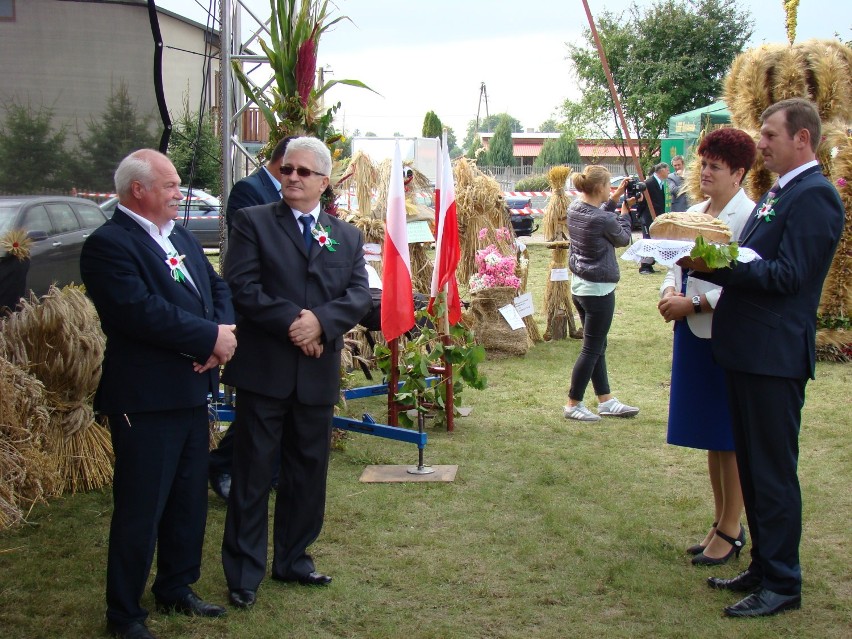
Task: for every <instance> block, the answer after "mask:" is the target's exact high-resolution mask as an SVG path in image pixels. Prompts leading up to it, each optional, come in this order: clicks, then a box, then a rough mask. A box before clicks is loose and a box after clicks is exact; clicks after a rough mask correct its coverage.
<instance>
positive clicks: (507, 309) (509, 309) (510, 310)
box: [499, 304, 524, 331]
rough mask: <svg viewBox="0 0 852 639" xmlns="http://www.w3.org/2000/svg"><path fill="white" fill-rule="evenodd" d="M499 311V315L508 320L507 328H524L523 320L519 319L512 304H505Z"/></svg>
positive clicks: (514, 329)
mask: <svg viewBox="0 0 852 639" xmlns="http://www.w3.org/2000/svg"><path fill="white" fill-rule="evenodd" d="M499 311H500V315H502V316H503V319H505V320H506V322H508V324H509V328H511V329H512V330H513V331H516V330H518V329H519V328H524V320H523V319H521V316H520V315H518V310H517V309H516V308H515V306H514V304H506V306H504V307H502V308H500V309H499Z"/></svg>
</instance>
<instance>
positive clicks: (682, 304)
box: [657, 287, 693, 323]
mask: <svg viewBox="0 0 852 639" xmlns="http://www.w3.org/2000/svg"><path fill="white" fill-rule="evenodd" d="M657 310H659V311H660V315H662V316H663V319H664V320H666V323H668V322H671V321H672V320H681V319H683V318H684V317H686V316H687V315H689V314H690V313H691V312H692V311H693V307H692V300H688V299H686V297H684V295H683V293H678V292H675V290H674V288H673V287H669V288H667V289H666V291H665V293H663V299H661V300H660V301H659V302H657Z"/></svg>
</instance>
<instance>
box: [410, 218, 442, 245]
mask: <svg viewBox="0 0 852 639" xmlns="http://www.w3.org/2000/svg"><path fill="white" fill-rule="evenodd" d="M406 227H407V230H408V243H409V244H420V243H429V242H434V241H435V236H434V235H432V229H430V228H429V222H427V221H426V220H415V221H414V222H408V223H407V224H406Z"/></svg>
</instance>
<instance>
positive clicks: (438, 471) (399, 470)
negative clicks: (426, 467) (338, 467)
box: [358, 465, 459, 484]
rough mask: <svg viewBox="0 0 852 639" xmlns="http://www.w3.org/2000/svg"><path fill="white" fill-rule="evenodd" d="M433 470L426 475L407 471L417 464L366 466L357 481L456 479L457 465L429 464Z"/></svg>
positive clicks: (414, 467)
mask: <svg viewBox="0 0 852 639" xmlns="http://www.w3.org/2000/svg"><path fill="white" fill-rule="evenodd" d="M431 468H432V470H434V471H435V472H433V473H429V474H428V475H419V474H414V473H409V472H408V470H409V469H412V470H416V469H417V466H416V465H415V466H389V465H388V466H382V465H377V466H367V467H366V468H365V469H364V472H363V473H361V477H360V478H359V480H358V481H360V482H361V483H364V484H380V483H400V482H409V481H410V482H451V481H455V480H456V473H457V472H458V470H459V467H458V466H457V465H449V466H431Z"/></svg>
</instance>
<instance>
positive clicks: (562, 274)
mask: <svg viewBox="0 0 852 639" xmlns="http://www.w3.org/2000/svg"><path fill="white" fill-rule="evenodd" d="M569 273H570V271H568V269H567V268H552V269H550V281H551V282H567V281H568V280H570V279H571V275H570V274H569Z"/></svg>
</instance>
